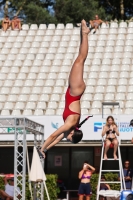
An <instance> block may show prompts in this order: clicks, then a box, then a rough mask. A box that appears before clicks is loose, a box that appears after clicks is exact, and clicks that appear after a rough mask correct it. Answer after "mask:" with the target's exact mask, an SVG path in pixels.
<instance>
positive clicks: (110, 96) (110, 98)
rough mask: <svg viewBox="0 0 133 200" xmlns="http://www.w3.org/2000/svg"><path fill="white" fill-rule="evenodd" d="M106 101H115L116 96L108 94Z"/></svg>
mask: <svg viewBox="0 0 133 200" xmlns="http://www.w3.org/2000/svg"><path fill="white" fill-rule="evenodd" d="M104 100H105V101H113V100H114V94H111V93H106V94H105V97H104Z"/></svg>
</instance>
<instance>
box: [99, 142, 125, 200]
mask: <svg viewBox="0 0 133 200" xmlns="http://www.w3.org/2000/svg"><path fill="white" fill-rule="evenodd" d="M103 153H104V142H103V145H102V152H101V163H100V173H99V179H98V187H97V200H99V191H100V184H101V183H105V184H106V183H107V184H108V183H114V184H115V183H120V184H121V191H122V190H123V189H124V190H125V181H124V174H123V167H122V161H121V153H120V146H119V145H118V159H116V160H118V162H119V169H118V170H103V169H102V166H103V161H104V160H105V159H104V158H103ZM111 160H112V161H115V160H114V159H113V158H109V159H108V160H106V162H107V161H111ZM102 172H117V173H119V176H120V181H101V175H102Z"/></svg>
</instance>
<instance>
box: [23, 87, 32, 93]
mask: <svg viewBox="0 0 133 200" xmlns="http://www.w3.org/2000/svg"><path fill="white" fill-rule="evenodd" d="M30 93H31V88H30V87H23V88H22V91H21V94H30Z"/></svg>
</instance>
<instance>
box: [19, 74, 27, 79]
mask: <svg viewBox="0 0 133 200" xmlns="http://www.w3.org/2000/svg"><path fill="white" fill-rule="evenodd" d="M17 79H20V80H25V79H26V74H25V73H19V74H18V76H17Z"/></svg>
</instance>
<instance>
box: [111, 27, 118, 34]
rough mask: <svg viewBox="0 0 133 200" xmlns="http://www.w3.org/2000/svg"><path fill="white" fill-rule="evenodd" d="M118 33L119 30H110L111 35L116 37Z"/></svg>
mask: <svg viewBox="0 0 133 200" xmlns="http://www.w3.org/2000/svg"><path fill="white" fill-rule="evenodd" d="M117 32H118V29H117V28H110V29H109V34H112V35H116V34H117Z"/></svg>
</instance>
